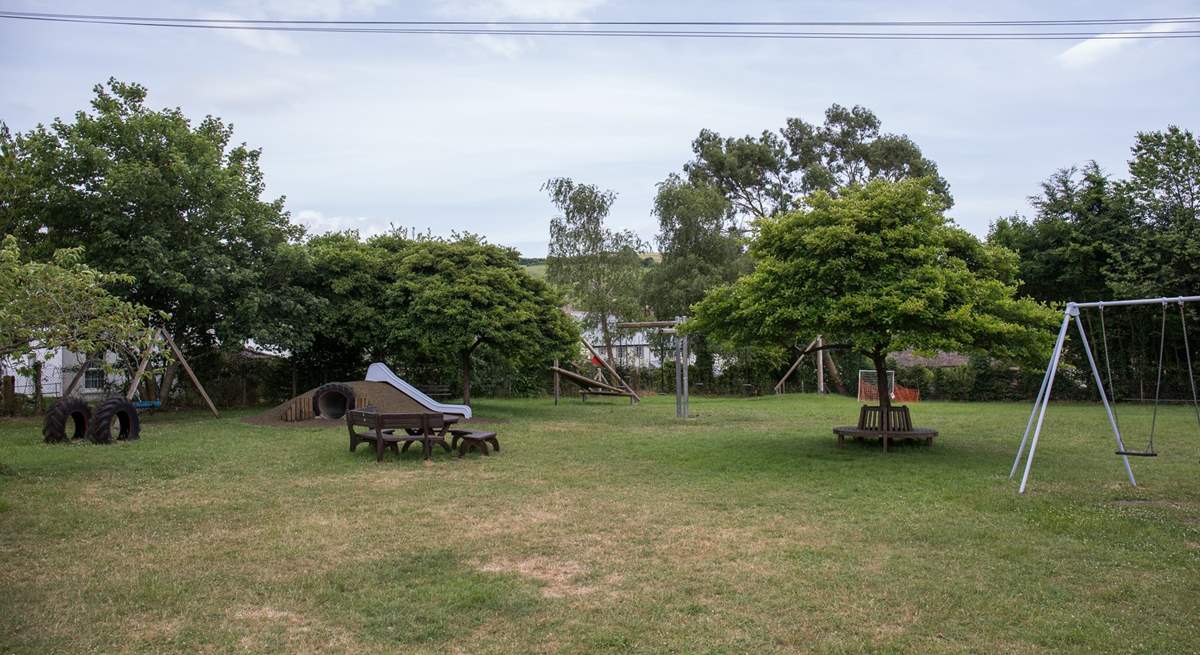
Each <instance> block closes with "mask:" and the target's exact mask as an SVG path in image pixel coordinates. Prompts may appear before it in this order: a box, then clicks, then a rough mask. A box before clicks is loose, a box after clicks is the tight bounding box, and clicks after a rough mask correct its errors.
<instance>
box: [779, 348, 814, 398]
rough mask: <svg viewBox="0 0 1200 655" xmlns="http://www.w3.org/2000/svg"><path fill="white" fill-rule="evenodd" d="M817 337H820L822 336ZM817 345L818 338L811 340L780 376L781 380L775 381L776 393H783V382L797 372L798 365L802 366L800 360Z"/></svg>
mask: <svg viewBox="0 0 1200 655" xmlns="http://www.w3.org/2000/svg"><path fill="white" fill-rule="evenodd" d="M817 338H818V339H819V338H820V337H817ZM815 345H817V339H813V340H812V341H810V342H809V343H808V346H807V347H805V348H804V351H803V352H801V353H800V356H799V357H797V358H796V361H794V362H792V367H791V368H789V369H788V370H787V373H784V374H783V377H781V378H779V382H776V383H775V393H783V391H782V389H783V384H784V383H785V382H787V379H788V378H790V377H792V373H795V372H796V367H797V366H800V362H801V361H803V359H804V356H805V355H807V354H808V353H810V352H812V350H813V346H815ZM818 352H820V351H818Z"/></svg>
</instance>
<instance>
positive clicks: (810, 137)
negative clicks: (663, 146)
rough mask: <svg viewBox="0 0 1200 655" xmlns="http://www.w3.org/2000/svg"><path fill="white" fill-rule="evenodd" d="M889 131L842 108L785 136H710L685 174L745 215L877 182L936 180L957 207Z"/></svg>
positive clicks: (933, 173) (794, 122)
mask: <svg viewBox="0 0 1200 655" xmlns="http://www.w3.org/2000/svg"><path fill="white" fill-rule="evenodd" d="M881 127H882V123H881V122H880V120H879V118H878V117H877V116H875V114H874V113H873V112H871V110H869V109H867V108H865V107H859V106H855V107H852V108H846V107H842V106H841V105H836V104H835V105H833V106H831V107H830V108H829V109H827V110H826V111H825V122H824V123H823V124H821V125H817V124H815V123H809V122H807V121H805V120H803V119H801V118H789V119H788V120H787V124H786V125H785V126H784V128H783V129H781V130H780V131H779V132H778V133H775V132H770V131H764V132H763V133H762V134H761V135H759V136H757V137H755V136H744V137H740V138H723V137H721V135H719V134H717V133H716V132H713V131H710V130H703V131H701V132H700V136H698V137H697V138H696V140H695V141H693V142H692V151H693V153H694V154H695V157H694V158H693V159H692V161H690V162H688V163H687V164H685V165H684V171H685V172H686V173H687V175H688V178H689V179H690V180H691V181H693V182H698V183H702V184H705V185H710V186H713V187H715V188H717V189H720V190H721V192H722V193H723V194H724V195H725V197H726V198H727V199H728V200H729V202H731V203H732V205H733V207H734V208H735V209H736V210H737V212H738V213H739V214H741V215H743V216H748V217H751V218H762V217H766V216H772V215H774V214H776V213H778V212H783V211H788V210H789V209H792V208H794V207H796V206H797V204H798V203H799V202H800V200H801V199H802V198H803V197H804V196H806V195H808V194H810V193H813V192H816V191H825V192H827V193H830V194H832V195H837V194H838V193H839V192H840V190H841V189H843V188H847V187H851V186H857V185H861V184H865V183H866V182H868V181H870V180H874V179H882V180H889V181H897V180H900V179H904V178H918V177H927V178H930V180H931V181H930V185H931V187H932V188H933V190H934V191H935V192H936V193H937V194H938V195H940V196H942V197H943V198H944V199H945V201H946V202H947V205H949V204H950V203H951V202H952V201H951V197H950V189H949V185H948V184H947V183H946V181H945V180H944V179H942V178H941V177H940V176H939V175H938V170H937V165H936V164H934V163H933V161H931V160H929V159H927V158H926V157H925V156H924V155H923V154H922V153H921V149H920V148H919V147H918V146H917V145H916V144H915V143H914V142H913V141H912V140H911V139H909V138H908V137H907V136H904V135H901V134H888V133H884V132H882V131H881Z"/></svg>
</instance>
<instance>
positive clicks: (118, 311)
mask: <svg viewBox="0 0 1200 655" xmlns="http://www.w3.org/2000/svg"><path fill="white" fill-rule="evenodd" d="M82 255H83V253H82V252H81V251H80V250H79V249H71V250H60V251H58V252H56V253H54V255H53V257H52V258H51V261H50V262H30V261H22V259H21V252H20V249H19V247H18V245H17V239H16V237H13V236H12V235H5V236H4V240H3V242H2V243H0V362H3V361H5V360H9V361H20V360H23V359H27V358H28V357H29V356H31V355H32V354H33V353H34V351H36V350H37V349H39V348H58V347H66V348H68V349H70V350H71V351H73V352H78V353H102V352H105V351H110V350H111V351H117V352H129V351H130V350H137V351H141V350H142V349H143V348H145V347H146V345H147V344H148V342H149V330H148V328H147V325H148V321H149V320H150V319H151V318H152V313H151V312H150V310H148V309H147V308H145V307H142V306H139V305H136V304H133V303H129V302H125V301H123V300H121V299H119V298H117V297H115V296H113V295H112V294H110V293H109V292H108V290H107V289H106V287H107V286H108V285H111V284H115V283H128V279H127V278H126V277H125V276H120V275H114V274H110V273H103V272H100V271H97V270H95V269H92V268H90V267H88V266H87V265H85V264H83V263H82V261H81V260H82ZM101 363H102V364H105V363H106V362H104V360H101Z"/></svg>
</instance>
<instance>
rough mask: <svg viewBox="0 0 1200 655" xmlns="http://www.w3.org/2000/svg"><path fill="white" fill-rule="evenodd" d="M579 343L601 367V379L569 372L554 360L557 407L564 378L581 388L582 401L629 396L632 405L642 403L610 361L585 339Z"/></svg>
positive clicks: (581, 338)
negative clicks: (606, 372) (609, 378)
mask: <svg viewBox="0 0 1200 655" xmlns="http://www.w3.org/2000/svg"><path fill="white" fill-rule="evenodd" d="M579 342H580V343H582V344H583V347H584V348H587V351H588V353H590V354H591V356H592V362H594V363H595V364H596V365H597V366H599V367H601V369H600V371H599V372H598V378H599V379H595V378H589V377H588V376H586V375H583V374H581V373H576V372H575V371H569V370H567V369H565V368H562V367H561V366H559V365H558V360H557V359H556V360H554V366H551V367H550V370H551V372H553V373H554V404H555V405H557V404H558V399H559V397H560V396H561V395H562V378H567V380H569V381H571V382H573V383H575V384H576V385H578V386H579V396H580V398H581V399H582V400H587V397H588V396H627V397H628V398H629V404H630V405H633V404H636V403H638V402H641V400H642V398H641V396H639V395H638V394H637V392H636V391H634V390H633V387H631V386H629V383H628V382H626V381H625V380H624V378H622V377H621V374H620V373H617V369H615V368H613V367H612V365H611V364H609V363H608V360H606V359H604V358H603V357H601V356H600V353H598V352H596V349H595V348H593V347H592V344H590V343H588V342H587V340H586V339H584V338H583V337H580V338H579ZM604 371H608V374H609V375H611V376H612V377H613V380H616V384H613V383H610V382H609V381H608V380H607V379H605V378H604Z"/></svg>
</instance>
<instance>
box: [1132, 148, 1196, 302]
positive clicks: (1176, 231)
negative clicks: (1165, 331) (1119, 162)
mask: <svg viewBox="0 0 1200 655" xmlns="http://www.w3.org/2000/svg"><path fill="white" fill-rule="evenodd" d="M1120 193H1121V194H1122V195H1123V196H1124V197H1125V199H1127V201H1128V203H1129V205H1130V212H1131V214H1132V218H1133V228H1134V239H1133V241H1132V242H1131V243H1130V248H1129V250H1130V252H1129V254H1128V255H1127V256H1126V257H1125V260H1124V261H1123V262H1122V267H1121V270H1120V271H1119V273H1118V275H1117V276H1116V277H1117V279H1116V280H1114V286H1116V287H1117V288H1118V289H1119V290H1120V292H1121V293H1122V294H1123V295H1133V296H1169V295H1190V294H1194V293H1196V290H1197V289H1200V267H1197V266H1196V262H1197V261H1200V140H1197V138H1196V137H1195V136H1194V135H1193V134H1192V133H1191V132H1190V131H1188V130H1184V129H1181V128H1179V127H1176V126H1174V125H1172V126H1170V127H1168V128H1167V129H1166V130H1164V131H1161V132H1139V133H1138V135H1137V139H1136V141H1135V142H1134V145H1133V159H1131V160H1130V161H1129V178H1128V179H1126V180H1125V181H1123V182H1122V183H1121V184H1120Z"/></svg>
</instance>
